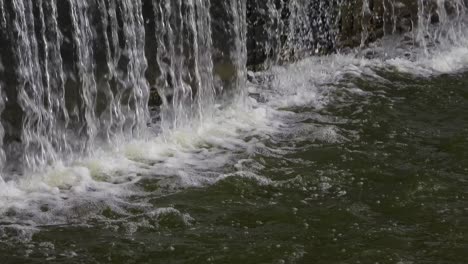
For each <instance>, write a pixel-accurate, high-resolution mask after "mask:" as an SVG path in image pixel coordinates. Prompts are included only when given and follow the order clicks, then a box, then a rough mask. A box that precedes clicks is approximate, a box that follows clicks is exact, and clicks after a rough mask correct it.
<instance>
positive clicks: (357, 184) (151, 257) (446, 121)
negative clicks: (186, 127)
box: [0, 69, 468, 264]
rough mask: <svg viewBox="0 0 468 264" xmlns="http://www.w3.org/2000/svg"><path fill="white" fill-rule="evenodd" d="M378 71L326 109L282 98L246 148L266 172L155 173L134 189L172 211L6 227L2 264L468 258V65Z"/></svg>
mask: <svg viewBox="0 0 468 264" xmlns="http://www.w3.org/2000/svg"><path fill="white" fill-rule="evenodd" d="M377 73H378V75H379V78H377V76H367V75H365V74H364V75H361V76H359V77H356V76H355V75H349V76H345V77H344V78H342V80H341V81H339V82H338V83H334V84H331V85H330V86H332V87H333V89H331V87H329V88H330V92H329V95H328V97H329V98H330V100H331V102H330V103H329V104H327V106H326V107H324V108H323V109H315V108H314V107H308V106H307V105H306V106H301V107H289V108H286V109H283V110H284V111H285V112H284V113H285V117H283V118H284V119H285V122H284V124H283V125H284V126H285V128H287V129H284V130H283V132H279V133H275V134H271V135H259V136H257V139H258V140H259V141H260V142H261V143H262V144H264V145H265V146H266V148H262V149H259V150H258V151H254V152H253V153H250V154H247V153H236V157H237V158H238V159H239V160H241V159H245V162H244V163H242V168H243V170H245V171H248V172H249V173H250V174H251V175H256V176H251V177H248V175H247V176H245V175H244V177H240V176H238V177H236V176H234V177H228V178H226V179H224V180H221V181H218V182H217V183H215V184H213V185H210V186H205V187H201V188H189V189H182V190H180V191H177V192H164V191H161V190H160V188H161V187H160V185H159V184H158V180H157V178H155V179H154V180H145V181H144V182H141V183H140V184H139V185H140V186H142V187H143V188H145V189H146V190H147V191H151V190H154V191H153V194H149V195H147V196H144V197H134V198H132V199H134V200H139V199H144V200H145V201H146V202H147V203H149V204H151V205H153V206H154V208H171V209H168V210H169V211H167V212H166V213H164V214H160V215H159V216H158V217H148V215H147V214H143V213H142V210H138V208H134V209H132V210H133V215H134V216H132V217H129V216H122V215H120V214H119V212H115V211H112V210H110V209H103V210H102V212H101V213H100V217H99V218H96V219H95V220H88V221H86V222H85V224H71V225H63V226H44V227H41V228H40V230H39V231H38V232H35V233H34V234H33V236H32V238H31V240H28V241H27V242H24V241H21V235H22V234H23V233H21V231H17V230H16V231H15V230H14V229H11V233H8V230H9V229H5V230H6V231H4V232H3V233H2V236H1V237H2V239H1V240H0V255H1V256H2V257H1V260H0V263H243V264H247V263H255V264H257V263H324V264H325V263H379V264H383V263H392V264H397V263H398V264H410V263H414V264H426V263H427V264H429V263H431V264H440V263H447V264H448V263H453V264H455V263H456V264H463V263H468V74H467V73H458V74H451V75H442V76H437V77H416V76H413V75H406V74H402V73H398V72H394V71H393V70H388V69H387V70H381V71H378V70H377ZM352 88H360V89H361V90H363V91H364V92H359V93H356V92H353V91H355V90H354V89H352ZM324 89H327V88H326V87H325V88H324ZM288 112H289V116H290V117H291V118H290V119H287V116H288V114H287V113H288ZM293 113H295V114H293ZM284 131H286V132H284ZM327 131H328V132H327ZM330 131H333V132H330ZM317 133H320V135H321V136H317V135H318V134H317ZM327 133H329V134H330V136H327ZM324 135H325V136H324ZM330 138H331V139H330ZM246 140H248V139H246ZM233 164H234V163H233ZM233 164H226V166H225V167H223V168H221V170H223V171H224V172H226V173H229V172H235V171H236V170H237V169H238V167H237V169H236V167H235V166H234V165H233ZM161 194H165V195H161ZM85 208H86V207H85ZM85 208H84V209H83V208H82V209H81V210H86V209H85ZM174 209H175V210H174Z"/></svg>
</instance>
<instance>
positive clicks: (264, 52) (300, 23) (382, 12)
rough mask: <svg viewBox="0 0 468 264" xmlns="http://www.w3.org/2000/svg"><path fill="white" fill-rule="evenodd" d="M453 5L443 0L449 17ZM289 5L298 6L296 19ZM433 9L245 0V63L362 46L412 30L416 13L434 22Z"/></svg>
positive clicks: (383, 0) (385, 0) (351, 1)
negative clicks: (299, 11) (298, 12)
mask: <svg viewBox="0 0 468 264" xmlns="http://www.w3.org/2000/svg"><path fill="white" fill-rule="evenodd" d="M467 2H468V1H467V0H465V5H468V3H467ZM453 3H454V2H452V1H445V2H444V5H445V10H446V11H447V13H448V14H449V15H450V14H451V13H454V12H455V10H456V8H455V6H454V4H453ZM294 4H298V5H299V6H300V8H301V11H302V13H301V14H300V15H301V16H299V17H298V16H297V13H295V12H297V10H294V9H293V7H294ZM422 5H423V7H421V6H422ZM422 9H424V10H422ZM437 10H438V7H437V2H436V1H435V0H425V1H423V2H419V1H416V0H329V1H321V0H311V1H301V0H265V1H255V0H247V22H248V40H247V47H248V66H249V67H250V68H253V69H258V68H262V67H263V68H264V67H268V65H269V61H271V60H272V61H274V62H275V63H278V62H279V63H281V62H282V61H291V60H295V59H297V58H301V57H304V56H307V55H313V54H324V53H330V52H335V51H337V50H343V49H348V48H354V47H358V46H366V45H368V44H369V43H372V42H374V41H376V40H378V39H380V38H382V37H383V36H387V35H392V34H403V33H406V32H410V31H412V30H413V29H414V28H415V27H416V26H417V25H418V19H419V18H420V17H422V18H423V19H425V20H427V21H429V23H432V24H435V23H438V22H439V17H438V13H437ZM305 28H306V30H304V29H305ZM298 38H300V40H299V39H298Z"/></svg>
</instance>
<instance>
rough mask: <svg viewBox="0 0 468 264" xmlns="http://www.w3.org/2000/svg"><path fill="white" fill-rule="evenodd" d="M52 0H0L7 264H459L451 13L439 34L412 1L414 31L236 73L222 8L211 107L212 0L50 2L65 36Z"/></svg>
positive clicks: (459, 101) (1, 209)
mask: <svg viewBox="0 0 468 264" xmlns="http://www.w3.org/2000/svg"><path fill="white" fill-rule="evenodd" d="M57 2H59V1H46V0H42V1H37V2H36V1H32V0H13V1H12V2H11V3H10V2H9V3H8V7H9V8H10V10H11V11H12V12H13V13H6V12H5V11H4V10H6V9H5V8H4V6H5V3H7V1H5V2H4V1H0V11H2V12H1V13H0V15H1V16H0V22H1V25H2V27H3V25H6V26H8V27H13V28H14V30H13V31H12V32H13V33H11V34H12V35H11V38H10V39H11V41H12V42H13V43H14V44H15V45H14V46H13V47H14V57H15V61H17V62H18V65H19V66H18V69H19V70H17V71H16V74H17V76H18V80H19V81H18V84H17V102H18V103H17V104H18V107H19V108H20V109H22V110H21V112H22V114H21V115H22V116H23V120H22V122H21V124H20V126H21V129H20V136H19V138H20V140H19V141H20V143H18V142H16V143H14V142H15V140H11V139H9V138H5V142H6V146H4V148H3V149H4V150H3V151H2V154H1V155H0V156H2V158H1V160H4V162H3V164H5V166H4V167H5V169H4V173H3V175H2V177H0V256H2V261H3V262H2V263H24V262H27V263H43V262H45V261H46V262H50V263H64V262H65V263H108V262H111V263H241V262H244V263H404V264H409V263H457V264H458V263H465V261H466V259H468V255H467V252H466V248H467V246H468V239H467V237H466V234H467V233H468V227H467V223H468V208H467V205H468V192H467V190H468V179H467V173H468V159H467V155H466V153H468V32H467V31H466V25H467V21H466V19H467V16H466V15H467V9H466V7H465V4H464V2H463V1H456V0H454V1H450V3H452V5H451V7H453V8H448V9H445V7H444V9H439V10H440V11H438V14H439V15H438V17H439V23H438V24H437V25H434V24H431V23H429V22H428V20H424V18H426V19H430V18H429V17H428V15H427V13H426V12H425V11H424V7H425V4H427V3H426V1H420V3H419V4H420V8H421V11H420V14H419V15H420V18H421V19H420V20H419V21H420V22H419V25H418V27H417V28H415V29H414V30H413V31H412V32H409V33H407V34H405V35H395V34H391V35H387V36H385V37H384V38H383V39H382V40H380V41H377V42H376V43H374V44H372V45H369V46H366V45H365V43H364V41H363V45H362V47H361V48H359V49H357V50H354V51H352V52H348V53H345V54H340V53H338V54H334V55H328V56H320V57H319V56H317V57H308V58H304V59H302V60H300V61H297V62H295V63H290V64H288V65H284V66H273V67H271V68H270V69H269V70H267V71H264V72H247V70H246V68H245V63H246V59H247V58H246V50H245V45H244V43H245V41H246V40H245V38H246V28H245V26H246V24H245V12H246V10H245V8H246V6H245V2H243V1H232V2H231V3H230V4H228V5H226V6H225V8H226V9H225V10H229V13H230V14H233V15H232V18H229V19H231V22H232V23H233V24H234V25H235V26H233V27H232V28H231V30H230V31H229V32H230V33H231V34H233V35H235V37H234V38H233V40H232V43H231V44H232V45H231V46H230V47H229V52H228V54H227V59H226V60H229V61H232V64H233V65H234V67H233V68H234V72H235V74H234V78H232V79H231V80H230V82H231V84H232V83H234V85H232V87H234V88H232V87H231V89H233V91H231V92H229V93H227V95H228V96H224V97H223V96H221V95H222V94H223V89H225V88H226V87H227V86H226V87H225V85H224V86H223V85H222V84H220V83H221V82H222V81H221V80H220V79H219V76H216V74H213V72H215V69H214V68H215V65H214V64H215V62H216V60H215V59H214V57H216V56H217V55H216V52H215V51H216V50H217V47H216V41H214V40H213V39H212V38H211V36H212V34H213V32H212V30H213V27H212V23H213V19H215V18H214V17H212V16H211V15H210V12H209V10H210V5H209V2H208V1H169V0H167V1H153V3H155V4H154V5H152V6H151V7H152V8H151V9H148V10H146V8H147V6H143V4H142V2H141V1H127V0H99V1H96V6H89V5H88V4H87V3H88V2H87V1H77V0H68V1H63V2H62V4H63V5H64V6H62V7H60V8H63V7H65V8H66V10H68V11H67V14H68V16H67V17H69V19H70V21H69V25H70V26H69V27H68V28H67V29H66V30H64V29H63V28H61V26H60V23H63V18H62V17H61V16H62V15H60V14H59V13H60V12H59V11H58V9H57V7H58V6H57ZM364 2H366V1H364ZM34 3H36V4H37V3H39V4H38V5H35V4H34ZM268 3H269V4H270V5H271V4H273V2H268ZM318 3H322V1H318ZM388 3H391V5H390V6H393V5H395V4H396V3H395V2H394V1H389V2H388ZM436 3H437V4H438V5H439V8H440V7H441V6H442V5H444V3H445V2H444V1H436ZM300 4H301V3H300V1H290V2H289V5H290V6H289V9H291V10H293V12H292V13H294V15H293V16H291V17H290V20H288V21H289V22H288V23H289V25H287V26H289V27H291V28H293V27H296V28H295V29H291V30H290V31H289V32H295V33H297V35H293V34H292V33H288V34H291V35H290V38H289V42H288V43H287V45H289V46H287V47H288V49H289V50H294V49H296V50H297V49H299V48H304V45H306V44H305V43H306V42H307V41H306V40H307V39H310V38H315V36H313V33H314V32H307V30H306V27H305V26H304V25H305V24H306V23H310V21H304V19H301V18H300V17H301V16H306V14H305V13H304V14H301V11H304V10H301V8H300V6H301V5H300ZM326 8H329V6H326ZM273 9H275V7H273V6H271V7H270V9H269V10H270V11H271V12H273ZM90 10H96V12H95V13H93V16H91V15H90V13H91V11H90ZM320 10H323V9H320ZM363 10H364V11H363V12H365V9H363ZM444 10H445V11H444ZM447 10H448V11H447ZM145 12H146V13H149V14H151V16H152V17H153V18H154V21H155V22H151V21H150V22H148V21H145V20H144V15H145V14H146V13H145ZM274 12H278V11H277V10H276V11H274ZM144 13H145V14H144ZM145 16H146V15H145ZM2 17H4V19H3V18H2ZM363 17H365V16H363ZM98 18H99V19H98ZM227 19H228V18H227ZM275 19H276V21H279V20H278V18H272V21H273V20H275ZM96 20H99V21H100V25H101V26H100V28H101V30H103V29H104V30H103V31H102V33H103V34H100V35H99V36H100V40H101V41H102V42H101V43H103V44H102V45H101V46H98V47H96V46H94V45H95V38H96V37H97V36H96V34H97V33H96V29H95V28H93V27H91V26H90V25H91V24H92V23H95V21H96ZM296 20H298V21H300V23H299V22H298V23H294V21H296ZM7 21H8V22H7ZM389 21H391V20H389ZM9 23H12V24H9ZM151 23H155V25H157V26H155V27H154V28H151V29H152V30H153V31H154V32H153V33H149V31H148V30H147V29H146V28H145V26H148V25H150V24H151ZM301 23H304V24H301ZM388 23H391V22H388ZM283 26H286V25H283ZM392 27H393V26H392ZM59 28H61V29H59ZM323 30H325V28H324V29H323ZM60 31H63V32H62V33H59V32H60ZM178 32H184V35H181V34H178ZM366 32H367V31H366V30H363V32H362V34H363V38H365V34H367V33H366ZM315 33H316V32H315ZM393 33H394V32H393ZM153 34H154V35H153ZM269 34H270V35H269V36H270V37H271V38H274V37H275V36H274V34H273V33H272V32H269ZM281 34H283V33H281ZM308 34H310V35H308ZM327 34H332V33H330V32H329V33H327ZM333 34H335V33H333ZM36 36H41V37H42V39H37V37H36ZM69 36H72V38H69ZM152 36H158V37H159V38H157V40H158V41H156V42H155V43H154V45H155V50H151V49H148V48H147V43H145V41H147V40H148V39H150V38H152ZM183 36H186V37H187V38H183ZM276 37H277V36H276ZM327 37H328V36H327ZM294 38H296V39H294ZM155 39H156V38H155ZM123 40H124V41H123ZM271 43H274V41H271ZM70 48H72V49H73V52H72V53H73V56H74V57H73V58H70V57H67V56H64V55H63V53H62V52H61V51H63V50H64V49H65V50H66V49H70ZM218 48H219V47H218ZM309 48H313V49H315V48H316V47H315V46H311V47H308V48H307V47H306V48H304V50H307V49H309ZM94 52H96V53H99V54H94ZM98 55H99V56H98ZM182 55H184V56H182ZM96 57H97V58H98V59H93V58H96ZM272 59H273V61H275V60H277V58H272ZM70 62H73V63H71V64H73V66H70ZM151 63H155V64H156V65H157V67H156V68H157V70H156V72H155V73H151V74H149V73H148V72H150V71H151V70H153V69H155V68H154V65H152V64H151ZM267 63H270V64H271V63H272V62H271V61H267ZM3 67H5V68H7V67H8V65H3ZM3 67H2V68H3ZM69 67H72V69H70V68H69ZM7 86H8V82H7V81H2V82H1V83H0V88H1V89H2V94H7V93H11V92H9V90H8V89H7V88H8V87H7ZM73 87H80V89H74V88H73ZM70 91H73V93H74V94H73V96H72V99H70V94H69V93H70ZM151 92H156V94H157V95H158V98H159V100H160V104H159V107H157V108H155V109H150V107H149V105H148V100H149V99H150V98H149V96H150V93H151ZM2 98H9V97H7V96H3V97H2ZM0 106H1V107H0V109H2V110H3V111H4V115H5V113H6V114H11V113H12V111H13V110H9V109H11V108H14V106H12V103H11V102H8V100H5V99H4V100H2V101H1V102H0ZM4 119H6V121H4V122H3V124H4V127H5V128H6V129H5V130H6V132H5V133H4V132H3V127H2V129H0V135H2V136H3V135H4V134H7V135H9V134H10V135H11V134H12V132H11V130H12V129H13V128H11V126H14V125H12V124H11V122H10V123H9V122H7V121H8V120H9V119H8V118H4ZM13 130H14V129H13ZM16 141H18V140H16ZM12 142H13V143H12ZM3 156H6V158H3ZM16 159H18V160H19V161H18V160H16ZM12 164H14V165H12ZM18 166H20V168H18Z"/></svg>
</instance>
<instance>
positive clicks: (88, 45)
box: [69, 0, 98, 152]
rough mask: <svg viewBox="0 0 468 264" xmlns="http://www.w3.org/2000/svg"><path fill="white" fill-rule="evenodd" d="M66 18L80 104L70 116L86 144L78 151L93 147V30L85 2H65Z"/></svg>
mask: <svg viewBox="0 0 468 264" xmlns="http://www.w3.org/2000/svg"><path fill="white" fill-rule="evenodd" d="M69 3H70V15H71V18H72V25H73V32H74V35H73V38H74V39H73V41H74V44H75V47H76V56H77V63H76V64H77V65H76V66H77V68H78V77H79V82H80V84H81V88H80V97H81V103H80V104H79V105H77V106H75V109H73V112H74V113H73V115H74V117H75V118H77V119H78V122H79V124H81V127H79V134H80V135H84V136H85V138H86V141H87V142H86V144H83V146H82V147H81V150H80V151H81V152H83V151H85V150H86V149H87V148H89V147H90V146H92V145H93V144H94V140H95V137H96V133H97V129H98V123H97V118H96V113H95V107H96V95H97V86H96V80H95V76H94V71H95V63H94V57H93V56H94V54H93V53H94V52H93V46H92V44H93V38H94V36H93V27H92V24H91V21H90V18H89V13H90V12H91V11H90V10H89V3H88V1H82V0H69Z"/></svg>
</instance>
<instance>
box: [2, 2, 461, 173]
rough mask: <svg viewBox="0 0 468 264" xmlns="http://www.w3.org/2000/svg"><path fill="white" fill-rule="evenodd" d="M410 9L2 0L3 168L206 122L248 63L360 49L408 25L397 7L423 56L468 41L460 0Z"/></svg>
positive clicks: (34, 166)
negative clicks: (342, 47) (345, 44)
mask: <svg viewBox="0 0 468 264" xmlns="http://www.w3.org/2000/svg"><path fill="white" fill-rule="evenodd" d="M407 5H408V6H404V4H402V3H401V1H395V0H382V1H380V2H379V1H370V0H362V1H347V0H333V1H328V0H312V1H306V0H282V1H280V0H266V1H253V0H232V1H215V0H63V1H58V0H11V1H4V0H0V27H1V29H2V31H3V32H4V33H5V34H2V36H1V41H2V43H4V45H5V46H7V47H5V49H4V51H3V52H2V53H1V54H2V56H3V57H7V58H2V61H8V64H11V65H5V67H6V68H7V70H2V78H4V80H2V81H1V82H0V86H1V92H2V101H1V102H0V109H2V112H3V120H2V122H1V126H0V127H1V128H0V137H1V138H4V140H3V141H4V142H2V144H1V146H2V147H3V146H4V150H5V151H4V152H5V155H2V154H0V156H7V157H8V160H7V161H6V163H8V164H15V165H12V167H18V168H24V170H40V169H41V168H43V167H44V166H47V165H49V164H53V163H55V162H57V161H63V160H65V161H67V159H71V158H74V157H75V156H82V155H88V154H90V153H91V152H92V151H93V149H94V148H97V147H99V146H101V145H106V144H107V145H106V146H109V145H111V146H113V145H118V143H120V142H121V141H122V140H132V139H134V138H138V139H140V138H146V139H147V138H148V137H151V135H154V134H151V133H155V131H157V133H159V132H161V130H162V131H163V132H165V131H172V130H174V129H178V128H181V127H187V126H188V127H190V124H192V123H197V122H198V123H200V122H203V120H207V119H210V118H211V115H212V113H213V112H214V109H215V106H216V104H217V102H218V101H217V100H218V99H219V98H220V97H223V96H224V97H226V98H228V97H229V98H231V97H233V95H234V94H235V95H239V94H242V93H243V91H242V87H245V82H246V76H247V74H246V65H250V66H259V67H260V68H268V67H270V66H272V65H275V64H280V63H286V62H290V61H294V60H298V59H301V58H304V57H306V56H310V55H317V54H323V53H329V52H332V51H334V50H336V49H338V47H337V46H338V44H339V43H338V42H339V38H338V35H340V34H341V35H343V36H347V35H346V34H348V33H347V32H344V31H345V30H348V29H349V31H350V32H351V33H350V36H348V37H349V39H351V41H350V43H354V46H352V45H350V46H352V47H357V46H361V47H363V46H365V45H367V44H368V43H369V42H371V41H373V40H375V39H377V38H379V34H380V33H379V32H380V31H381V32H382V33H381V35H380V36H384V35H389V34H395V33H399V32H405V30H401V28H402V26H401V21H400V20H401V19H403V18H401V17H400V15H401V14H403V13H405V12H406V13H405V14H406V17H405V18H404V19H407V20H410V21H411V23H413V24H414V25H415V27H414V28H411V29H412V30H413V34H414V42H415V43H416V44H417V45H420V46H422V47H423V49H424V50H426V52H428V50H429V49H430V48H431V46H433V45H434V44H435V43H461V44H462V42H461V40H463V39H466V30H465V27H464V25H465V24H466V20H467V15H468V14H467V11H466V10H467V7H466V5H467V3H466V0H418V1H417V3H416V2H415V3H412V2H411V3H410V1H408V3H407ZM413 9H414V10H413ZM408 12H410V15H409V16H408V14H407V13H408ZM346 23H350V24H351V25H343V24H346ZM382 27H383V30H382ZM379 30H380V31H379ZM407 31H408V30H407ZM407 31H406V32H407ZM408 35H410V34H408ZM354 39H356V40H354ZM9 50H11V51H12V52H11V54H10V52H9ZM8 56H11V58H10V57H8ZM156 123H157V124H156ZM158 129H159V130H158ZM3 134H5V135H3ZM3 143H4V144H3ZM2 153H3V150H2ZM1 159H3V158H0V160H1Z"/></svg>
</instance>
